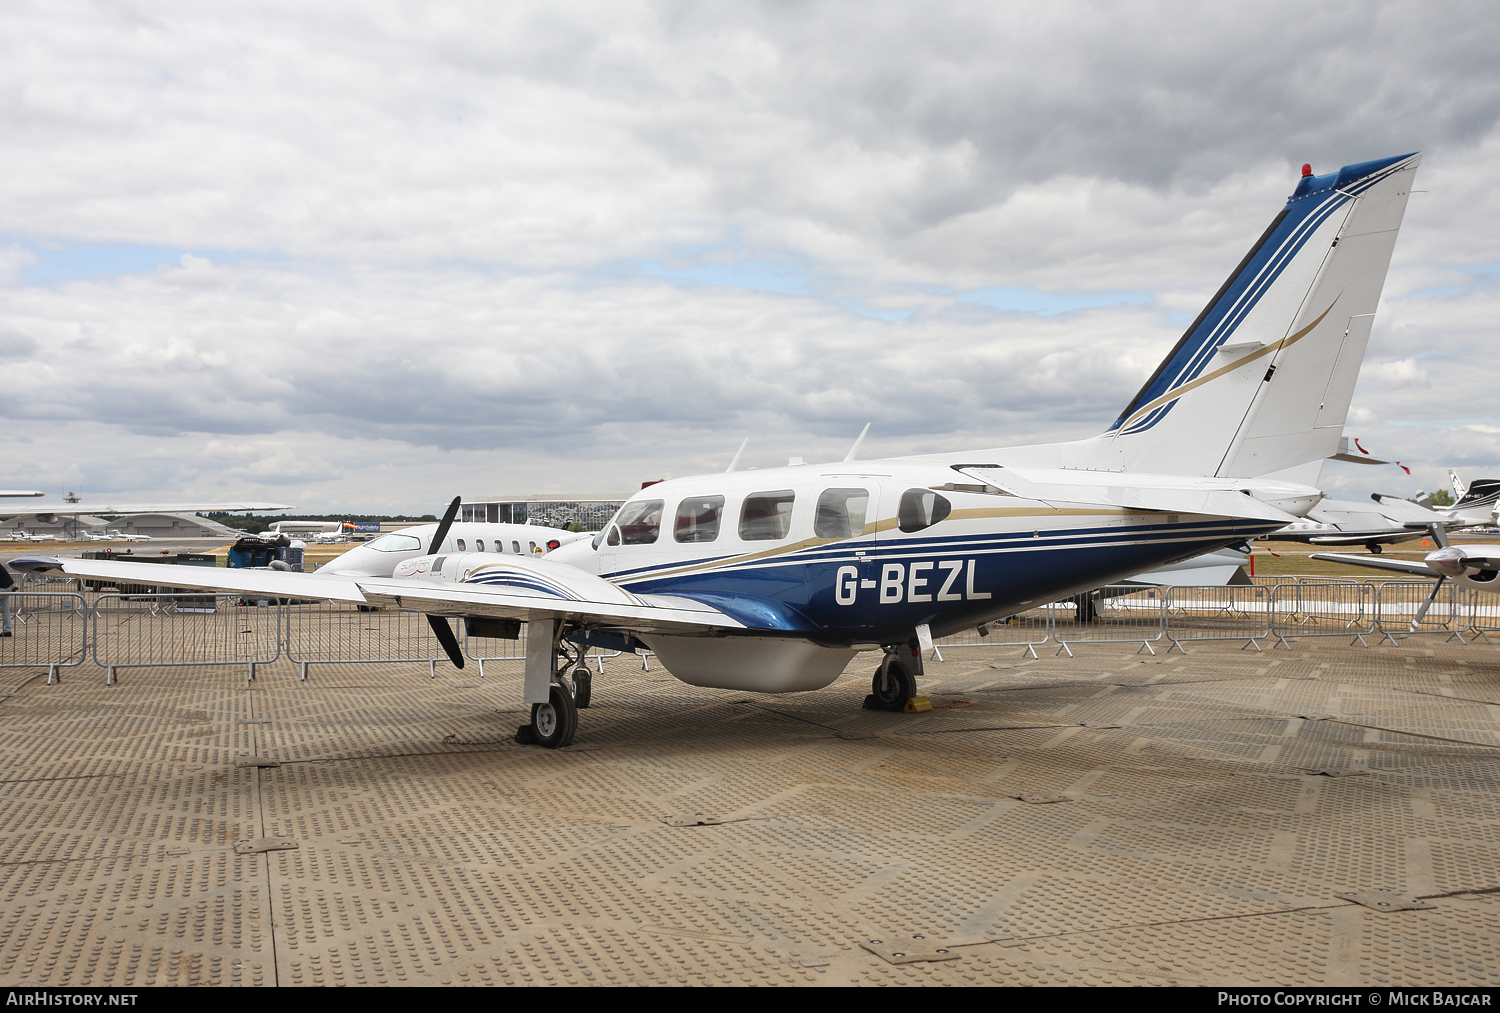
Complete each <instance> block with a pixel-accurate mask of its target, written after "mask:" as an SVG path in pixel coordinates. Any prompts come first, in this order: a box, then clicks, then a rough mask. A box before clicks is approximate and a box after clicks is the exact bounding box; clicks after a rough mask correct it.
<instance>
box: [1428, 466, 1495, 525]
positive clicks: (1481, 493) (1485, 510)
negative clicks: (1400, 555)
mask: <svg viewBox="0 0 1500 1013" xmlns="http://www.w3.org/2000/svg"><path fill="white" fill-rule="evenodd" d="M1448 483H1449V485H1451V486H1452V487H1453V505H1452V506H1451V507H1435V508H1434V509H1436V510H1438V511H1439V512H1441V513H1444V514H1447V515H1448V516H1449V517H1451V518H1453V519H1454V520H1455V521H1463V522H1465V523H1468V524H1472V525H1474V526H1476V527H1488V526H1490V525H1493V524H1495V522H1496V507H1497V504H1500V479H1496V478H1476V479H1475V480H1474V481H1472V482H1470V483H1469V486H1468V488H1464V484H1463V482H1461V481H1460V480H1459V477H1458V472H1456V471H1451V470H1450V471H1449V472H1448ZM1420 500H1421V497H1420V496H1418V501H1419V502H1420Z"/></svg>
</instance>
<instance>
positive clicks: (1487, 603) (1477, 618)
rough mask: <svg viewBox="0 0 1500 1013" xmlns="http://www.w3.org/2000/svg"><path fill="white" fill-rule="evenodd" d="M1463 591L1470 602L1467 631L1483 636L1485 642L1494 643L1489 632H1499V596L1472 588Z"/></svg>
mask: <svg viewBox="0 0 1500 1013" xmlns="http://www.w3.org/2000/svg"><path fill="white" fill-rule="evenodd" d="M1497 590H1500V589H1497ZM1464 593H1465V594H1467V595H1468V598H1469V603H1470V606H1469V626H1468V632H1469V633H1470V634H1471V635H1473V636H1476V637H1483V638H1484V641H1485V643H1487V644H1492V643H1494V641H1493V640H1491V639H1490V634H1491V633H1500V597H1497V596H1496V595H1493V594H1487V593H1483V592H1480V591H1476V590H1474V589H1473V588H1466V589H1464Z"/></svg>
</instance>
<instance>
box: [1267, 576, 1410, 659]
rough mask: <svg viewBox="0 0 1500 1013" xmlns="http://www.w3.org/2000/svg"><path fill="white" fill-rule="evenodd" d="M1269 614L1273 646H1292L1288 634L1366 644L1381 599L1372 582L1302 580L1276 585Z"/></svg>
mask: <svg viewBox="0 0 1500 1013" xmlns="http://www.w3.org/2000/svg"><path fill="white" fill-rule="evenodd" d="M1429 586H1430V585H1429ZM1271 616H1272V619H1271V632H1272V633H1273V634H1274V635H1275V637H1276V643H1275V644H1272V645H1271V646H1272V647H1275V646H1277V645H1280V646H1283V647H1285V648H1286V649H1287V650H1291V649H1292V645H1291V643H1290V642H1289V641H1288V639H1287V638H1288V637H1352V638H1353V639H1351V640H1350V641H1349V646H1351V647H1353V646H1354V645H1355V644H1356V643H1358V644H1361V645H1363V646H1365V647H1369V646H1370V644H1369V642H1368V641H1366V640H1365V637H1367V636H1370V635H1372V634H1374V633H1376V632H1377V631H1378V629H1379V623H1380V603H1379V598H1378V595H1377V591H1376V586H1375V585H1374V584H1372V583H1368V582H1360V583H1352V582H1349V581H1332V580H1324V581H1302V582H1298V583H1296V584H1278V585H1276V588H1275V591H1274V598H1273V600H1272V604H1271Z"/></svg>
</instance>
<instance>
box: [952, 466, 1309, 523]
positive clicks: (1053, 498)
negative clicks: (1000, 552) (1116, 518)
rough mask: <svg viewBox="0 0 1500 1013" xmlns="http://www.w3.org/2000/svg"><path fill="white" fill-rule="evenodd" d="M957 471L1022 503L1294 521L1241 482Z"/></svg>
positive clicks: (1028, 470)
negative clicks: (1084, 504)
mask: <svg viewBox="0 0 1500 1013" xmlns="http://www.w3.org/2000/svg"><path fill="white" fill-rule="evenodd" d="M957 470H958V471H960V472H962V473H963V474H965V475H969V476H970V477H972V478H976V479H978V480H979V481H981V482H983V483H985V484H986V485H992V486H994V487H996V488H998V489H1004V490H1005V491H1006V492H1009V493H1011V494H1012V495H1015V496H1019V497H1021V498H1022V499H1032V500H1038V501H1040V502H1042V503H1046V504H1048V505H1052V504H1054V503H1087V504H1092V505H1099V506H1114V507H1121V508H1124V509H1127V510H1149V511H1153V512H1161V513H1182V514H1203V515H1207V516H1212V517H1242V518H1244V519H1246V520H1267V521H1279V522H1281V523H1283V524H1290V523H1291V522H1293V521H1295V520H1296V519H1297V518H1296V516H1295V515H1293V514H1289V513H1287V512H1286V511H1284V510H1280V509H1278V508H1276V507H1274V506H1271V505H1270V504H1268V503H1262V502H1261V501H1260V500H1258V499H1256V498H1255V497H1254V496H1252V495H1250V494H1248V493H1246V492H1243V491H1241V489H1243V488H1244V487H1245V483H1244V482H1243V481H1242V482H1239V483H1235V482H1233V481H1232V480H1214V479H1197V478H1190V477H1186V476H1182V475H1139V474H1132V475H1118V474H1111V473H1108V472H1098V471H1068V470H1063V469H1058V470H1055V471H1051V470H1042V469H1036V468H986V467H978V466H969V467H961V468H958V469H957ZM1110 479H1114V481H1110Z"/></svg>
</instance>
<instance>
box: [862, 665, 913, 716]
mask: <svg viewBox="0 0 1500 1013" xmlns="http://www.w3.org/2000/svg"><path fill="white" fill-rule="evenodd" d="M916 695H917V680H916V677H915V676H913V675H912V674H911V670H910V669H908V668H907V667H906V666H905V665H904V664H902V663H901V659H900V658H897V657H896V656H895V655H893V654H888V655H886V657H885V660H884V661H882V662H881V663H880V667H879V668H877V669H875V678H874V679H873V680H871V682H870V696H871V697H873V698H874V703H875V706H874V707H872V708H871V710H875V709H879V710H887V711H899V710H904V709H905V708H906V701H908V700H910V699H911V698H912V697H914V696H916Z"/></svg>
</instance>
